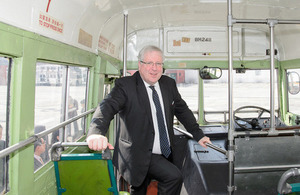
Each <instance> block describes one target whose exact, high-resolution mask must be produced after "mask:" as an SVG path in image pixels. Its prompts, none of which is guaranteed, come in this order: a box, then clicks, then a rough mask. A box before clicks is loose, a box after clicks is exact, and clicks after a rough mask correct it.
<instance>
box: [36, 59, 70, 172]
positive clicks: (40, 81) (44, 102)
mask: <svg viewBox="0 0 300 195" xmlns="http://www.w3.org/2000/svg"><path fill="white" fill-rule="evenodd" d="M66 69H67V68H66V66H63V65H58V64H49V63H42V62H38V63H37V65H36V87H35V110H34V112H35V117H34V118H35V119H34V125H35V128H34V133H35V134H37V133H40V132H42V131H44V130H46V129H49V128H51V127H54V126H56V125H58V124H59V123H61V122H62V121H63V120H64V108H63V105H64V99H63V98H64V93H65V91H66V90H65V83H66ZM55 137H56V136H52V135H49V136H48V135H46V136H44V137H43V139H41V140H38V141H37V142H36V143H35V144H34V150H35V151H34V152H35V170H37V169H38V168H40V167H41V166H42V165H44V164H45V163H47V162H48V161H49V160H50V159H49V152H48V151H49V150H50V148H51V145H52V144H53V143H54V142H55V141H57V140H56V139H54V138H55Z"/></svg>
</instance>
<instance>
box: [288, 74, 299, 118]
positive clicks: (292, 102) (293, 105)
mask: <svg viewBox="0 0 300 195" xmlns="http://www.w3.org/2000/svg"><path fill="white" fill-rule="evenodd" d="M292 72H296V73H298V74H299V75H300V69H289V70H288V71H287V73H288V74H289V73H292ZM290 84H293V85H298V86H299V83H296V82H294V83H292V82H290ZM288 103H289V106H288V108H289V112H292V113H294V114H300V111H299V107H300V93H294V94H292V93H288Z"/></svg>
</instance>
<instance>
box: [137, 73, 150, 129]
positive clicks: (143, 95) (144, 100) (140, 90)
mask: <svg viewBox="0 0 300 195" xmlns="http://www.w3.org/2000/svg"><path fill="white" fill-rule="evenodd" d="M136 74H137V75H136V82H137V96H138V101H139V104H140V107H141V108H145V112H146V114H147V117H148V119H149V120H150V121H151V123H150V124H153V119H152V114H151V107H150V101H149V98H148V93H147V91H146V87H145V84H144V82H143V80H142V78H141V76H140V74H139V72H137V73H136Z"/></svg>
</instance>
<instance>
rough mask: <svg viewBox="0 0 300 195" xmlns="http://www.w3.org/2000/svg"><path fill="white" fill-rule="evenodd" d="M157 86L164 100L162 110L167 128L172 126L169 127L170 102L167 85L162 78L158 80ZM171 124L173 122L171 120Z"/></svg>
mask: <svg viewBox="0 0 300 195" xmlns="http://www.w3.org/2000/svg"><path fill="white" fill-rule="evenodd" d="M159 87H160V91H161V95H162V98H163V102H164V111H165V118H166V122H167V125H168V129H170V128H172V127H169V124H170V121H169V118H170V117H169V116H170V109H169V107H170V105H171V103H170V102H169V100H170V98H169V95H170V94H169V86H167V85H166V84H165V83H164V82H163V81H162V79H160V80H159ZM172 124H173V122H172Z"/></svg>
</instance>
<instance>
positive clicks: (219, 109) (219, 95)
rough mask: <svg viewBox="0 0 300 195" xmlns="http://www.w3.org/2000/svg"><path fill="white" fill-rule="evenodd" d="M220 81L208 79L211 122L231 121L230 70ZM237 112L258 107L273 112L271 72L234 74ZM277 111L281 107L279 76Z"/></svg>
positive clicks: (206, 101) (207, 108)
mask: <svg viewBox="0 0 300 195" xmlns="http://www.w3.org/2000/svg"><path fill="white" fill-rule="evenodd" d="M222 71H223V73H222V76H221V78H220V79H216V80H204V81H203V82H204V84H203V88H204V89H203V93H204V112H205V120H206V121H207V122H221V123H226V122H228V112H227V111H228V83H227V82H228V79H227V77H228V71H227V70H222ZM233 82H234V83H233V102H234V104H233V109H234V110H236V109H238V108H240V107H242V106H258V107H263V108H265V109H267V110H270V71H269V70H246V71H245V72H244V73H237V72H235V71H233ZM274 83H275V87H274V91H275V109H277V108H278V93H277V91H278V90H277V75H276V76H275V79H274Z"/></svg>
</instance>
